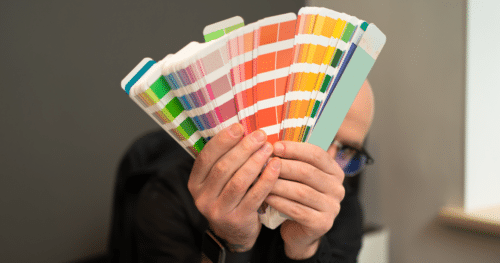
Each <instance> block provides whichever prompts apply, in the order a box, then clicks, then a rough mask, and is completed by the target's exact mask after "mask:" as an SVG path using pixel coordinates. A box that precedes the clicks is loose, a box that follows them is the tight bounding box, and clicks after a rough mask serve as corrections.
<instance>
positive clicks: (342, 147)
mask: <svg viewBox="0 0 500 263" xmlns="http://www.w3.org/2000/svg"><path fill="white" fill-rule="evenodd" d="M332 144H335V145H336V146H337V148H338V151H337V153H338V152H340V151H344V150H346V149H349V150H353V151H354V152H355V154H354V155H353V157H352V159H354V158H356V157H357V158H359V159H361V158H360V157H361V156H363V155H364V156H366V163H365V164H364V166H363V167H362V169H360V171H358V172H357V173H354V174H353V175H351V176H355V175H357V174H359V173H360V172H362V171H363V170H364V168H365V167H366V165H371V164H373V163H374V162H375V160H374V159H373V158H372V157H371V156H370V154H369V153H368V152H367V151H366V149H365V147H364V146H363V147H361V149H357V148H355V147H352V146H349V145H344V144H342V143H341V142H339V141H337V140H333V142H332Z"/></svg>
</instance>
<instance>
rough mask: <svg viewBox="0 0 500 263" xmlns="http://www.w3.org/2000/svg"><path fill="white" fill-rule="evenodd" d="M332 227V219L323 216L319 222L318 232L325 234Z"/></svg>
mask: <svg viewBox="0 0 500 263" xmlns="http://www.w3.org/2000/svg"><path fill="white" fill-rule="evenodd" d="M332 226H333V217H332V216H325V217H324V218H323V220H322V221H321V225H320V227H319V231H321V233H326V232H328V231H329V230H330V229H331V228H332Z"/></svg>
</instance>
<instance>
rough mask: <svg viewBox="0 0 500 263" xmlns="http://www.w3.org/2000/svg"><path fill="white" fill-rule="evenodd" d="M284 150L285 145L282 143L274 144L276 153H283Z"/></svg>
mask: <svg viewBox="0 0 500 263" xmlns="http://www.w3.org/2000/svg"><path fill="white" fill-rule="evenodd" d="M284 151H285V146H284V145H283V144H282V143H280V142H277V143H275V144H274V154H276V155H282V154H283V152H284Z"/></svg>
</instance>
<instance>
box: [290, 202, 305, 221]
mask: <svg viewBox="0 0 500 263" xmlns="http://www.w3.org/2000/svg"><path fill="white" fill-rule="evenodd" d="M303 213H304V212H303V210H302V209H301V208H300V207H299V206H297V205H292V206H290V216H291V217H292V218H297V219H301V218H303Z"/></svg>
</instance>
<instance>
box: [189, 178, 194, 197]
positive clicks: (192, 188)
mask: <svg viewBox="0 0 500 263" xmlns="http://www.w3.org/2000/svg"><path fill="white" fill-rule="evenodd" d="M187 186H188V190H189V192H190V193H191V195H194V194H195V191H194V190H195V189H194V183H193V180H192V179H189V180H188V185H187Z"/></svg>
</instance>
